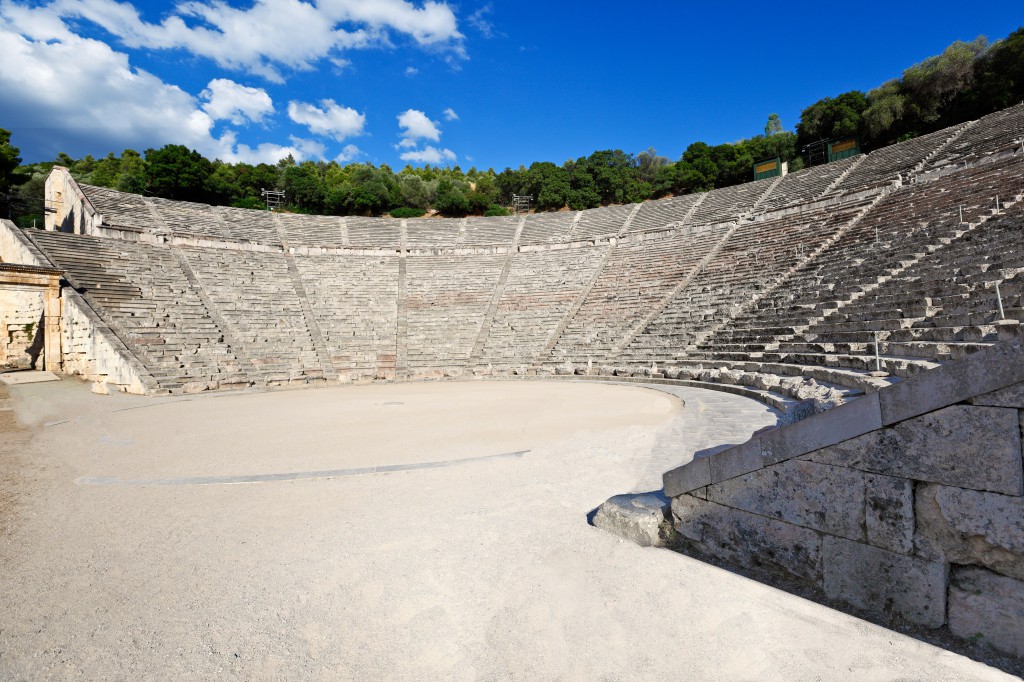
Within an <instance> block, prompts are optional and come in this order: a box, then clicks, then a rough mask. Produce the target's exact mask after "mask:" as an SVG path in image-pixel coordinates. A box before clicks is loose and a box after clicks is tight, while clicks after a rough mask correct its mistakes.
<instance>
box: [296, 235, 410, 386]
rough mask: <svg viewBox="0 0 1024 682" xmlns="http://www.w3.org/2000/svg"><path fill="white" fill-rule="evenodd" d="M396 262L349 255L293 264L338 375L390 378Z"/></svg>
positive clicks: (393, 353)
mask: <svg viewBox="0 0 1024 682" xmlns="http://www.w3.org/2000/svg"><path fill="white" fill-rule="evenodd" d="M398 260H399V259H398V257H397V256H359V255H351V254H344V255H342V254H322V255H316V256H302V257H296V259H295V263H296V266H297V267H298V270H299V275H300V276H301V280H302V285H303V287H304V288H305V291H306V296H307V298H308V301H309V305H310V307H311V308H312V310H313V316H314V317H315V321H316V324H317V325H318V326H319V328H320V333H321V335H322V336H323V339H324V344H325V346H326V350H327V353H328V355H329V356H330V357H329V361H330V362H331V363H332V364H333V366H334V368H335V369H336V370H338V372H340V373H341V374H342V375H343V376H346V375H347V376H352V377H370V378H372V377H381V378H391V377H393V376H394V373H395V361H396V347H397V346H396V337H397V324H398Z"/></svg>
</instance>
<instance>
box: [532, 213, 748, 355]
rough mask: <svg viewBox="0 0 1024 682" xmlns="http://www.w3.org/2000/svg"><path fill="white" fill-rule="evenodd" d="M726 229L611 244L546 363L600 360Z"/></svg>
mask: <svg viewBox="0 0 1024 682" xmlns="http://www.w3.org/2000/svg"><path fill="white" fill-rule="evenodd" d="M727 233H728V226H718V227H715V228H713V229H705V230H699V231H696V232H693V233H689V232H687V233H685V234H679V235H674V236H671V237H662V238H659V239H649V240H644V239H640V238H636V239H633V240H631V241H624V242H622V243H620V244H618V245H617V246H616V247H615V250H614V251H613V252H612V253H611V256H610V257H609V259H608V262H607V264H606V265H605V267H604V269H603V270H602V271H601V274H600V276H599V277H598V278H597V281H596V282H595V283H594V286H593V288H592V289H591V290H590V292H589V294H588V296H587V298H586V300H585V301H584V302H583V305H582V306H581V307H580V309H579V311H578V312H577V313H576V315H575V316H573V317H572V319H570V320H569V321H568V324H567V325H566V327H565V330H564V332H563V333H562V335H561V337H560V338H559V339H558V343H557V345H556V346H555V347H554V349H553V351H552V353H551V355H550V357H543V358H541V359H540V360H541V362H545V363H562V362H582V363H586V362H587V361H588V360H593V361H595V362H598V361H601V360H603V359H605V358H607V357H608V355H609V354H610V353H611V352H612V350H613V349H614V348H615V346H616V344H618V343H620V342H621V341H623V340H624V339H625V338H626V335H627V334H628V333H629V331H630V329H631V328H632V327H634V326H635V325H637V324H639V323H640V322H642V321H643V319H644V316H645V315H647V314H648V313H649V312H650V311H652V310H656V309H657V306H659V305H660V304H662V302H663V301H664V299H665V298H666V297H667V296H669V295H670V294H671V293H672V292H673V290H674V289H675V287H676V286H678V285H680V284H681V283H683V282H685V280H686V278H687V277H688V276H690V275H691V274H692V273H693V271H694V269H695V268H697V267H698V266H699V264H700V262H701V260H702V259H703V258H704V257H705V256H707V255H708V254H709V253H710V252H711V251H712V250H713V249H714V248H715V245H716V244H718V243H719V242H720V241H721V240H722V239H723V237H725V235H726V234H727Z"/></svg>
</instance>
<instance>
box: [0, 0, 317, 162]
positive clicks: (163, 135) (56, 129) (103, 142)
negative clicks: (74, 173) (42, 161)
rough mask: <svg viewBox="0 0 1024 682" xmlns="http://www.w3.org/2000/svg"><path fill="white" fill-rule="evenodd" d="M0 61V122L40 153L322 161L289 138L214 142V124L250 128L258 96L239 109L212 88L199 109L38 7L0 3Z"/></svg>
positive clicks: (220, 88)
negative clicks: (74, 149)
mask: <svg viewBox="0 0 1024 682" xmlns="http://www.w3.org/2000/svg"><path fill="white" fill-rule="evenodd" d="M0 54H2V55H3V68H2V69H0V92H2V93H3V98H2V99H0V113H2V119H3V121H4V124H5V126H6V127H10V128H12V129H17V131H18V135H19V138H20V139H24V140H27V141H29V142H34V143H35V144H37V145H38V146H39V147H40V149H45V150H47V153H54V154H55V153H56V152H57V151H67V150H69V149H70V148H69V146H68V143H69V142H74V141H75V140H81V139H84V138H88V139H89V141H90V144H92V145H94V146H95V147H98V148H103V147H106V148H108V149H116V148H118V147H133V148H136V149H139V150H143V149H146V148H147V147H154V146H155V147H159V146H161V145H163V144H168V143H176V144H184V145H187V146H189V147H191V148H193V149H196V150H198V151H199V152H200V153H202V154H204V155H205V156H208V157H211V158H220V159H223V160H225V161H230V162H234V161H241V160H244V161H248V162H256V161H266V162H275V161H277V160H278V159H280V158H282V157H284V156H287V155H288V154H289V153H291V154H292V155H293V156H295V157H296V159H300V160H301V159H303V158H310V157H311V156H322V154H323V149H322V146H321V149H320V151H319V154H317V153H316V149H315V147H313V146H311V145H310V144H306V143H305V142H302V143H296V141H295V140H292V145H291V146H281V145H274V144H261V145H259V146H257V147H255V148H252V147H249V146H247V145H241V144H237V139H236V135H235V133H234V132H233V131H231V130H226V131H223V132H221V133H220V135H219V136H218V135H215V134H214V126H215V120H214V119H215V117H220V116H222V115H225V116H227V117H228V119H229V120H230V118H231V116H232V115H234V116H244V117H249V118H250V120H251V118H252V117H254V116H257V115H258V112H260V111H263V109H264V104H265V103H264V104H260V103H259V102H258V101H259V100H260V97H259V96H258V93H256V96H254V97H250V98H249V100H247V101H246V103H245V104H244V106H241V105H239V106H238V107H232V106H229V105H228V104H226V102H227V100H225V99H224V96H225V95H224V93H225V92H227V91H229V90H231V87H230V86H228V87H225V86H224V85H223V84H217V83H214V82H211V85H210V86H209V87H208V88H207V90H208V91H209V95H207V96H206V97H205V99H206V100H207V101H206V102H205V103H204V104H202V105H200V103H199V102H198V101H197V100H196V98H195V97H193V96H192V95H190V94H189V93H187V92H185V91H184V90H182V89H181V88H179V87H177V86H176V85H173V84H169V83H165V82H164V81H162V80H161V79H160V78H158V77H156V76H154V75H153V74H151V73H148V72H146V71H144V70H141V69H137V68H134V67H133V66H132V65H131V64H130V63H129V59H128V56H127V55H126V54H124V53H121V52H117V51H115V50H113V49H111V47H110V46H109V45H107V44H106V43H104V42H101V41H99V40H93V39H91V38H84V37H81V36H78V35H76V34H75V33H73V32H72V31H71V30H70V29H69V28H68V27H67V25H66V24H65V23H64V22H62V21H60V20H56V19H54V16H53V14H52V13H50V12H48V11H47V10H46V8H37V9H31V8H26V7H20V6H16V5H12V4H10V3H5V4H0ZM227 82H228V83H230V81H227ZM235 85H237V84H235ZM239 87H241V86H239ZM207 109H210V110H211V111H212V112H213V113H212V114H211V113H210V111H207Z"/></svg>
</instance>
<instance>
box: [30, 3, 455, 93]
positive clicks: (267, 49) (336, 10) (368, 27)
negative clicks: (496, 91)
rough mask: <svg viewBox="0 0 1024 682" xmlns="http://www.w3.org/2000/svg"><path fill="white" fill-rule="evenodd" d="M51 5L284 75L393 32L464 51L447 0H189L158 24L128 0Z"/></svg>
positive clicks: (129, 32)
mask: <svg viewBox="0 0 1024 682" xmlns="http://www.w3.org/2000/svg"><path fill="white" fill-rule="evenodd" d="M46 9H47V11H48V12H51V13H54V14H57V15H59V16H62V17H69V18H83V19H86V20H88V21H91V22H93V23H95V24H97V25H99V26H101V27H102V28H104V29H105V30H107V31H109V32H110V33H112V34H113V35H115V36H117V37H118V38H119V39H120V40H121V41H123V42H124V44H125V45H127V46H128V47H133V48H136V47H146V48H151V49H172V48H180V49H184V50H188V51H189V52H191V53H193V54H195V55H199V56H202V57H206V58H209V59H212V60H214V61H215V62H216V63H217V64H219V65H220V66H222V67H224V68H229V69H240V70H247V71H250V72H252V73H256V74H259V75H262V76H264V77H266V78H268V79H270V80H273V81H282V80H283V78H282V76H281V73H280V71H279V67H282V66H283V67H287V68H290V69H297V70H308V69H310V68H312V66H313V64H314V63H315V62H316V61H318V60H319V59H322V58H325V57H328V58H330V57H336V56H337V53H338V52H342V51H345V50H352V49H361V48H368V47H375V46H381V45H388V44H389V41H390V38H389V36H390V35H391V33H393V32H394V33H398V34H403V35H405V36H408V37H409V38H411V39H412V40H413V41H415V43H416V44H418V45H419V46H421V47H425V48H430V49H432V50H441V51H443V52H447V53H448V54H449V55H455V56H456V57H460V58H461V57H464V56H465V51H464V48H463V46H462V40H463V36H462V34H461V33H459V30H458V22H457V21H456V18H455V13H454V12H453V11H452V9H451V8H450V7H449V6H448V5H447V4H446V3H444V2H434V1H431V0H428V1H427V2H424V3H423V5H422V6H421V7H417V6H416V5H414V4H413V3H411V2H407V1H406V0H319V1H318V2H316V3H315V4H314V3H310V2H304V1H303V0H256V1H255V2H254V3H253V4H252V5H251V6H249V7H247V8H244V9H238V8H235V7H232V6H230V5H228V4H227V3H225V2H222V1H221V0H205V1H204V0H186V1H185V2H182V3H180V4H178V5H177V6H176V7H175V8H174V10H173V11H172V12H171V13H170V14H169V15H168V16H166V17H165V18H164V19H163V20H162V21H161V22H160V23H158V24H154V23H149V22H147V21H144V20H143V19H142V18H141V16H140V15H139V12H138V10H137V9H136V8H135V7H134V6H133V5H132V4H131V3H129V2H117V1H116V0H54V2H53V4H51V5H49V6H47V8H46Z"/></svg>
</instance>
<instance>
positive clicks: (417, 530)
mask: <svg viewBox="0 0 1024 682" xmlns="http://www.w3.org/2000/svg"><path fill="white" fill-rule="evenodd" d="M675 390H676V391H678V392H681V394H682V397H683V399H684V400H685V401H686V406H685V407H681V405H680V403H679V402H677V401H676V399H675V397H673V396H671V395H669V394H665V393H661V392H657V391H652V390H648V389H645V388H641V387H635V386H611V385H595V384H592V383H577V382H565V383H560V382H559V383H556V382H515V383H509V382H501V383H495V382H471V383H419V384H391V385H376V386H352V387H336V388H330V389H323V390H318V391H276V392H256V393H253V392H248V393H238V392H236V393H232V394H217V395H205V396H184V397H183V396H169V397H164V398H141V397H135V396H129V395H125V394H115V395H110V396H97V395H94V394H92V393H90V392H89V386H88V384H86V383H83V382H79V381H76V380H74V379H65V380H63V381H60V382H53V383H45V384H32V385H22V386H16V387H12V388H11V395H12V398H13V402H12V406H13V408H14V410H15V412H16V414H17V417H18V419H19V422H20V424H21V425H22V428H24V429H27V430H29V431H30V432H31V434H32V438H31V440H30V441H29V442H28V443H27V444H26V445H25V446H24V447H23V448H21V449H20V451H19V453H18V454H19V462H20V467H21V468H20V470H19V471H18V472H17V473H18V474H19V475H18V478H17V480H18V483H17V484H16V487H15V491H16V497H15V500H16V504H15V505H14V506H13V515H12V516H11V518H10V519H9V521H7V520H5V526H4V527H5V531H4V534H3V535H2V536H0V563H2V569H3V572H4V580H3V581H2V582H0V602H2V603H3V604H4V605H5V608H4V609H3V610H2V611H0V675H2V676H3V677H4V678H5V679H39V678H45V677H74V678H92V679H96V678H110V677H115V678H121V677H124V678H167V677H182V676H188V677H203V678H212V677H216V678H238V679H269V678H273V679H309V678H320V679H324V678H330V679H370V678H379V677H382V676H384V677H388V678H389V679H409V680H412V679H424V678H435V679H466V680H470V679H506V678H512V677H532V678H543V679H551V678H562V679H594V678H610V679H636V680H643V679H657V678H660V679H672V678H675V677H678V676H679V675H680V674H682V673H683V671H685V674H686V675H687V676H688V677H693V678H694V679H708V680H713V679H723V680H724V679H736V678H738V677H743V678H759V679H794V678H818V679H850V680H853V679H857V680H860V679H865V678H867V679H878V678H887V679H894V678H903V679H906V678H917V679H921V678H927V679H936V680H983V679H984V680H988V679H1004V678H1005V676H1004V675H1003V674H1002V673H999V672H998V671H996V670H994V669H992V668H989V667H987V666H985V665H983V664H981V663H976V662H973V661H971V660H968V659H966V658H963V657H961V656H958V655H955V654H953V653H950V652H947V651H944V650H941V649H936V648H934V647H932V646H930V645H928V644H924V643H922V642H919V641H917V640H914V639H910V638H908V637H905V636H904V635H901V634H898V633H896V632H893V631H890V630H886V629H883V628H880V627H877V626H874V625H871V624H869V623H867V622H864V621H861V620H858V619H855V618H853V617H850V616H847V615H844V614H842V613H839V612H836V611H833V610H830V609H827V608H825V607H822V606H819V605H817V604H814V603H812V602H808V601H804V600H802V599H800V598H797V597H795V596H791V595H788V594H786V593H784V592H780V591H777V590H774V589H772V588H769V587H766V586H763V585H761V584H758V583H756V582H753V581H750V580H747V579H745V578H742V577H739V576H737V575H734V574H732V573H728V572H726V571H723V570H720V569H717V568H714V567H712V566H709V565H707V564H703V563H700V562H698V561H695V560H692V559H690V558H688V557H685V556H682V555H679V554H676V553H673V552H670V551H668V550H662V549H652V548H646V549H645V548H640V547H638V546H636V545H633V544H631V543H628V542H623V541H621V540H619V539H618V538H616V537H615V536H613V535H610V534H607V533H604V532H602V531H599V530H597V529H595V528H593V527H591V526H589V525H588V524H587V513H588V511H589V510H591V509H593V508H594V506H596V505H597V504H598V503H599V502H601V501H602V500H603V499H604V497H605V496H606V495H607V494H608V491H609V490H623V491H626V490H639V491H642V490H649V489H652V488H655V487H657V486H658V485H659V480H660V472H661V471H663V470H665V469H666V468H669V467H671V466H672V465H673V464H675V463H678V458H679V457H680V456H684V453H686V452H688V451H692V450H702V449H707V448H709V447H713V446H717V445H721V444H722V443H721V441H720V439H721V438H722V437H723V435H726V436H727V437H728V438H729V440H731V441H735V442H740V441H742V440H744V439H745V438H746V437H748V436H749V434H750V433H751V432H752V431H753V430H755V429H757V428H759V427H760V426H763V425H767V424H771V423H774V421H775V419H776V414H774V413H772V412H770V411H769V410H767V409H766V408H764V407H763V406H761V405H760V404H759V403H756V402H754V401H752V400H749V399H745V398H742V397H738V396H730V395H727V394H723V393H717V392H709V391H702V390H700V389H692V388H677V389H675ZM452 412H456V413H457V414H459V415H460V416H461V417H462V419H460V420H452V419H450V415H451V414H452ZM2 414H3V413H2V412H0V415H2ZM709 425H710V426H711V428H709ZM680 438H683V439H685V440H682V441H681V440H680ZM0 443H2V444H0V449H4V448H5V447H7V446H8V445H7V444H8V443H9V441H7V440H3V441H0ZM6 454H7V453H5V455H6ZM496 455H498V456H496ZM500 455H506V456H500ZM452 460H457V461H452ZM3 461H4V462H5V465H7V464H8V463H9V462H10V460H9V459H8V458H7V457H6V456H5V457H4V459H3ZM438 462H446V463H447V464H446V465H444V466H438V465H437V463H438ZM396 464H398V465H402V466H403V467H404V468H403V469H402V470H400V471H395V470H392V471H390V472H388V473H372V474H371V473H366V470H367V469H368V468H370V467H373V466H388V465H396ZM353 469H356V470H359V471H355V472H353V471H352V470H353ZM316 471H321V472H323V471H333V472H334V473H331V474H321V475H312V476H309V477H291V478H285V479H281V478H278V479H273V478H270V477H267V474H274V473H281V472H293V473H302V472H307V473H309V472H316ZM261 476H262V478H261ZM240 479H246V480H249V481H250V482H247V483H231V481H237V480H240ZM5 480H6V479H5Z"/></svg>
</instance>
